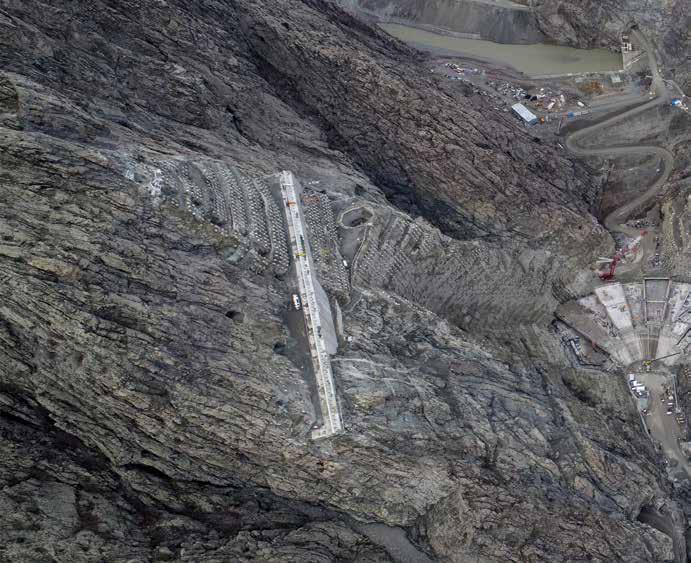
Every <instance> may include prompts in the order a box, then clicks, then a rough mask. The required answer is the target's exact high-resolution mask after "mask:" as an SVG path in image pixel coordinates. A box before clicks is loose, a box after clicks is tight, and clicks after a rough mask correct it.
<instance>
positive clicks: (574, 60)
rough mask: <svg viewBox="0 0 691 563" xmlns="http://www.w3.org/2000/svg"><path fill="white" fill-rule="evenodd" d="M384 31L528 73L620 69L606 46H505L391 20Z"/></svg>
mask: <svg viewBox="0 0 691 563" xmlns="http://www.w3.org/2000/svg"><path fill="white" fill-rule="evenodd" d="M381 28H382V29H384V30H385V31H386V32H387V33H389V34H391V35H393V36H394V37H397V38H398V39H401V40H402V41H405V42H406V43H410V44H412V45H414V46H416V47H418V48H423V49H425V48H426V49H432V50H434V51H437V52H441V53H443V54H445V55H451V54H455V53H456V54H458V55H465V56H469V57H477V58H482V59H487V60H491V61H493V62H499V63H503V64H508V65H511V66H512V67H514V68H515V69H517V70H520V71H521V72H524V73H525V74H527V75H529V76H536V75H541V74H566V73H571V72H602V71H607V70H621V68H622V60H621V53H614V52H612V51H608V50H607V49H574V48H573V47H562V46H558V45H545V44H535V45H507V44H503V43H493V42H492V41H483V40H481V39H463V38H460V37H452V36H447V35H438V34H436V33H430V32H429V31H423V30H421V29H416V28H414V27H408V26H405V25H399V24H394V23H386V24H381Z"/></svg>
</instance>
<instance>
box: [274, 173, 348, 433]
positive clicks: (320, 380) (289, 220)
mask: <svg viewBox="0 0 691 563" xmlns="http://www.w3.org/2000/svg"><path fill="white" fill-rule="evenodd" d="M280 183H281V196H282V198H283V208H284V210H285V215H286V224H287V225H288V235H289V238H290V247H291V252H292V254H293V262H294V263H295V271H296V274H297V279H298V287H299V291H300V299H301V302H302V312H303V315H304V317H305V324H306V325H307V339H308V343H309V351H310V356H311V358H312V363H313V366H314V375H315V377H316V380H317V389H318V392H319V398H320V404H321V412H322V419H323V420H322V426H321V427H319V428H316V429H315V430H314V431H313V432H312V438H314V439H319V438H328V437H329V436H333V435H334V434H338V433H339V432H341V431H342V430H343V421H342V419H341V412H340V409H339V405H338V401H337V399H336V388H335V385H334V380H333V372H332V371H331V358H330V356H329V351H328V349H327V348H328V347H327V343H326V341H325V338H324V335H323V334H322V318H321V313H320V310H319V303H318V298H319V295H318V287H319V285H318V282H317V280H316V279H315V278H314V275H315V269H314V265H313V262H312V251H311V249H310V246H309V241H308V238H307V232H306V229H305V221H304V216H303V214H302V210H301V208H300V199H299V198H298V193H297V191H296V188H295V184H294V182H293V174H292V173H291V172H287V171H284V172H282V173H281V176H280Z"/></svg>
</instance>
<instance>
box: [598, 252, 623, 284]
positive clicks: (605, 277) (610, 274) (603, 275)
mask: <svg viewBox="0 0 691 563" xmlns="http://www.w3.org/2000/svg"><path fill="white" fill-rule="evenodd" d="M619 260H621V258H619V255H616V256H615V257H614V259H613V260H612V261H611V262H610V263H609V271H608V272H601V273H600V279H601V280H603V281H607V280H611V279H612V278H613V277H614V270H616V268H617V264H618V263H619Z"/></svg>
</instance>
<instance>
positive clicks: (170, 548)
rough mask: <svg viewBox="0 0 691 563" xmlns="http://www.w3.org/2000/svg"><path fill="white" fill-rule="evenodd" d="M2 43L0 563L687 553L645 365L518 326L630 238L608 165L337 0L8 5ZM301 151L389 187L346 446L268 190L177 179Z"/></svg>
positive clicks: (349, 369) (358, 327) (370, 248)
mask: <svg viewBox="0 0 691 563" xmlns="http://www.w3.org/2000/svg"><path fill="white" fill-rule="evenodd" d="M0 68H1V69H2V71H1V72H0V280H1V281H2V283H1V284H0V429H1V431H2V438H3V440H2V443H1V444H0V451H1V452H2V455H0V482H1V483H2V487H1V488H0V508H1V509H2V510H0V528H1V529H2V537H3V541H2V543H1V544H0V561H12V562H20V561H21V562H24V561H36V562H43V561H60V562H62V561H65V562H67V561H69V562H81V561H84V562H90V561H122V560H129V561H149V560H154V561H334V560H347V561H359V562H364V561H372V562H374V561H389V560H396V559H398V560H412V559H411V557H413V558H417V559H419V560H420V561H425V560H440V561H466V560H469V558H472V559H473V560H477V561H507V560H512V561H574V560H601V561H627V562H633V561H641V562H643V561H650V562H652V561H662V560H665V559H668V558H671V557H672V549H673V541H672V537H675V538H676V537H677V536H678V535H680V534H681V533H682V532H683V526H682V524H681V523H680V519H679V511H678V508H677V507H676V505H675V504H674V502H673V501H672V500H671V498H670V491H669V488H668V486H667V485H666V483H665V480H664V478H663V473H662V470H661V468H660V466H659V465H658V462H657V457H656V455H655V453H654V451H653V449H652V447H651V446H650V444H649V442H647V441H646V439H645V437H644V436H643V435H642V434H641V433H640V431H639V429H638V428H637V426H636V425H637V413H636V412H635V410H634V408H633V405H630V404H628V403H627V402H625V401H622V400H621V397H623V396H624V395H625V389H624V387H625V384H624V380H623V379H619V378H615V377H612V376H611V375H609V374H604V373H600V372H592V371H590V372H587V373H585V372H581V371H579V370H574V369H573V368H570V367H566V365H567V363H566V362H562V361H561V360H560V358H559V354H558V353H556V354H555V355H554V356H549V357H547V356H544V357H540V356H539V354H538V355H535V354H533V355H531V354H530V353H529V350H527V349H526V350H525V353H524V354H520V353H517V352H516V346H515V343H512V342H510V341H504V340H503V339H504V338H507V337H505V336H503V335H505V334H506V333H507V332H508V333H511V332H512V331H528V330H532V328H530V327H533V326H535V327H537V328H535V329H534V330H543V331H544V332H545V334H547V332H548V327H547V325H548V322H549V320H550V319H551V314H552V312H553V311H554V309H555V308H556V306H557V305H558V303H559V302H562V301H565V300H567V299H569V298H570V296H572V295H573V294H577V293H578V292H580V291H582V290H583V288H584V287H585V285H586V280H585V279H584V274H583V273H582V272H583V271H585V270H586V268H587V267H588V265H590V264H591V263H592V260H593V258H594V257H596V256H598V255H599V254H602V253H605V252H608V251H611V248H612V240H611V238H610V237H609V235H607V234H606V232H605V231H604V230H603V229H602V228H601V227H600V226H599V225H598V224H597V222H596V221H595V220H594V219H593V217H592V216H591V215H590V213H589V211H590V210H591V209H593V207H594V205H595V202H596V201H597V198H598V195H599V191H600V183H601V180H600V179H599V178H597V177H594V176H592V175H591V174H590V173H589V172H588V171H587V170H586V169H585V168H583V167H582V166H581V165H579V164H577V163H575V162H572V161H571V160H569V159H568V158H567V157H565V156H564V154H563V152H558V151H556V150H555V149H552V148H550V147H546V146H540V145H538V144H537V143H536V142H535V141H534V140H533V139H532V138H531V137H530V136H529V135H527V134H526V133H525V132H524V131H522V130H519V129H517V128H516V127H515V126H514V125H513V124H512V122H511V120H510V119H508V118H507V116H506V115H505V114H499V113H496V114H495V113H493V112H492V111H491V110H490V111H488V110H487V108H484V109H483V110H482V112H480V109H481V108H478V107H475V106H474V105H473V102H472V101H471V100H469V99H466V98H463V97H462V96H461V95H459V94H458V93H452V92H449V91H447V90H446V89H444V88H443V87H441V86H440V85H439V84H436V83H434V82H433V79H430V78H427V74H425V73H424V72H421V68H420V67H419V66H418V63H416V62H415V55H414V54H413V52H411V51H409V50H407V49H406V48H404V47H402V46H401V45H400V43H398V42H396V41H394V40H392V39H390V38H388V37H387V36H385V35H383V34H382V33H380V32H377V31H376V30H374V29H372V28H370V27H368V26H366V25H364V24H362V23H360V22H358V21H357V20H355V19H353V18H351V17H350V16H348V15H346V14H345V13H343V12H341V11H340V10H339V9H338V8H336V7H334V6H333V5H330V4H325V3H321V2H317V1H312V0H304V1H298V0H289V1H286V2H259V1H257V2H253V1H251V0H237V1H228V2H220V1H212V0H205V1H202V2H194V3H190V2H182V1H174V0H167V1H163V0H158V1H153V0H151V1H146V2H125V1H117V2H116V1H99V0H97V1H95V2H85V1H74V2H70V3H67V4H66V3H63V2H43V3H39V2H25V1H19V0H3V1H2V2H0ZM282 169H290V170H292V171H293V172H294V173H295V174H296V176H298V177H299V178H301V180H302V181H303V183H305V184H308V183H309V182H312V183H318V185H319V186H321V188H322V189H323V190H324V192H325V194H326V195H328V197H329V198H330V199H331V200H332V201H333V203H334V206H335V208H336V210H337V211H339V210H340V211H342V210H345V209H347V208H356V207H368V208H369V209H370V210H371V211H370V215H369V220H368V221H369V224H367V225H362V226H361V227H359V228H361V229H362V236H361V237H360V238H361V239H363V240H361V243H362V244H361V246H360V247H359V248H358V255H357V258H356V259H355V260H354V261H353V263H352V264H351V275H350V282H351V283H352V288H350V289H351V290H352V291H351V292H350V295H343V294H341V295H339V296H338V298H339V300H340V301H341V304H342V306H343V307H342V320H341V322H342V327H343V331H344V333H345V334H347V335H349V336H350V337H351V338H350V339H349V343H348V345H347V346H342V347H341V349H340V350H339V353H338V354H337V355H336V356H335V357H334V358H333V371H334V376H335V379H336V383H337V388H338V393H339V398H340V401H341V407H342V409H343V416H344V420H345V424H346V432H345V433H343V434H341V435H338V436H336V437H333V438H330V439H329V440H325V441H319V442H313V441H312V440H310V438H309V429H310V424H311V419H310V413H311V412H312V409H313V407H312V403H311V401H310V390H309V385H308V383H307V382H306V381H305V380H304V378H303V375H302V372H301V370H300V369H299V367H298V366H297V365H296V364H295V363H294V362H293V361H292V360H291V359H290V357H289V355H286V354H285V353H282V349H283V346H284V345H285V343H286V342H287V341H289V340H290V336H289V331H288V328H287V326H286V322H285V311H286V305H287V303H288V302H289V298H290V292H289V289H288V287H287V285H286V281H285V279H284V278H283V277H282V273H283V272H284V271H285V263H283V262H280V261H278V262H277V261H274V262H271V260H272V259H273V255H272V254H269V250H268V247H265V246H263V245H266V244H268V243H266V241H267V240H269V239H271V237H273V236H274V234H275V233H274V232H273V231H271V230H270V229H269V228H268V227H267V229H266V230H261V229H260V227H259V225H260V223H257V222H252V221H254V219H252V213H253V211H252V209H254V210H255V211H256V210H257V209H263V208H266V207H263V206H266V205H267V203H266V200H265V202H264V203H263V204H257V202H256V201H254V202H252V201H250V202H247V206H248V207H247V208H248V210H249V211H248V213H249V215H248V217H250V219H248V221H250V223H249V226H248V227H247V228H246V229H243V228H238V229H236V230H233V229H235V227H234V226H233V229H230V228H228V229H230V230H224V229H225V226H224V225H223V224H221V223H222V222H221V221H220V220H219V219H218V218H217V219H214V218H213V214H212V215H210V216H209V217H211V218H210V219H209V220H208V221H207V220H206V218H207V216H206V215H204V216H202V215H195V214H194V213H190V212H187V211H186V210H185V208H184V207H180V206H179V205H178V206H176V205H173V204H172V200H171V199H170V197H169V195H170V193H171V190H172V187H171V186H172V183H171V184H170V185H169V184H168V182H173V180H171V179H170V178H173V173H172V172H171V171H172V170H175V171H176V172H175V174H177V176H174V177H175V178H177V179H176V180H175V182H178V183H177V184H176V186H178V187H177V188H176V189H179V190H182V191H184V190H189V191H190V193H196V191H195V190H202V187H203V186H207V187H208V189H209V190H211V189H212V188H213V186H214V185H215V182H216V181H218V182H221V179H222V178H226V177H227V178H229V177H230V175H232V174H236V173H235V172H232V174H231V171H235V170H237V171H239V172H238V173H237V176H236V178H238V179H239V178H253V177H254V178H259V177H262V176H265V175H267V174H273V173H276V172H278V171H279V170H282ZM209 170H211V172H209ZM238 181H239V180H238ZM228 182H230V180H228ZM231 183H232V182H231ZM228 185H230V184H228ZM195 186H197V187H195ZM199 186H201V187H199ZM204 189H206V188H204ZM253 189H254V190H255V191H253V192H246V193H255V194H258V195H257V197H260V196H261V194H262V193H263V192H262V191H261V190H262V189H263V188H261V186H260V185H259V184H255V188H253ZM204 193H206V194H207V195H204ZM204 193H201V192H200V194H201V195H198V197H199V199H200V200H202V199H204V198H207V196H208V194H209V193H211V191H209V192H204ZM195 197H197V196H193V197H192V199H194V198H195ZM261 197H263V196H261ZM320 197H321V196H320ZM209 201H211V200H208V201H207V204H208V205H211V203H209ZM214 205H215V204H214ZM219 205H220V204H219ZM257 205H258V207H257ZM231 212H233V213H234V211H232V210H231ZM328 220H329V221H331V220H332V219H328ZM255 227H256V228H255ZM267 237H268V238H267ZM271 240H273V239H271ZM411 240H412V241H413V243H411ZM262 241H264V242H262ZM410 244H418V246H420V245H424V248H425V249H426V250H425V254H424V256H423V255H420V253H417V254H413V255H412V258H410V257H409V258H408V260H409V262H405V263H403V264H401V262H400V260H399V261H398V262H396V263H393V262H392V263H386V264H385V263H384V259H386V260H389V259H390V257H391V256H393V255H396V254H397V253H400V254H401V255H403V254H405V253H406V252H407V250H409V249H408V247H407V246H406V245H410ZM272 248H275V246H273V247H272ZM240 250H242V256H243V257H246V258H243V259H239V258H238V256H240V254H239V253H240ZM377 253H379V254H380V258H377ZM377 262H379V263H381V264H384V265H385V267H382V268H381V271H379V272H375V271H374V270H375V269H376V268H375V266H376V264H377ZM271 263H272V264H273V267H270V264H271ZM320 267H323V266H320ZM450 269H453V270H454V271H453V272H450V271H449V270H450ZM436 271H438V272H439V273H440V275H439V276H436V275H433V274H434V272H436ZM457 272H459V273H457ZM485 272H488V275H490V276H491V277H492V279H491V280H489V281H488V280H487V279H486V276H485V275H484V273H485ZM339 280H340V281H339ZM415 280H419V283H418V284H417V285H416V284H415V283H414V281H415ZM332 284H333V285H334V287H336V288H337V289H339V288H340V289H339V291H341V293H343V292H347V291H346V290H347V289H348V288H347V284H344V282H343V281H342V279H341V278H338V279H337V280H336V281H332ZM344 288H345V289H344ZM327 289H328V287H327ZM469 328H472V333H471V332H466V330H469ZM498 334H500V335H502V336H497V335H498ZM557 349H558V347H557ZM584 382H585V383H584ZM584 388H586V389H587V390H585V391H584ZM593 388H597V389H599V390H600V392H599V393H598V394H597V396H596V395H595V394H593V393H591V392H589V391H588V390H589V389H593ZM642 512H643V513H645V514H650V513H655V514H658V515H660V518H663V519H666V521H667V522H669V529H668V530H667V533H662V532H660V531H658V530H657V529H655V528H653V527H651V526H649V525H648V524H645V523H643V522H642V520H646V521H649V519H646V518H641V517H639V515H640V514H641V513H642ZM378 525H387V526H390V527H392V528H384V527H382V526H378ZM382 530H383V531H382ZM670 530H671V531H670ZM674 547H675V549H676V551H677V553H679V552H680V551H679V550H683V547H680V545H679V542H677V545H676V546H674ZM401 550H403V551H404V552H405V553H407V555H400V553H401ZM405 550H407V551H405ZM411 553H412V554H414V555H410V554H411Z"/></svg>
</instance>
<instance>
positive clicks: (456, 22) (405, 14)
mask: <svg viewBox="0 0 691 563" xmlns="http://www.w3.org/2000/svg"><path fill="white" fill-rule="evenodd" d="M335 1H336V3H338V4H339V5H340V6H342V7H343V8H344V9H346V10H348V11H351V12H355V13H359V14H363V15H365V16H369V17H371V18H374V19H375V20H379V21H385V22H391V21H393V22H399V23H409V24H411V25H422V26H426V27H427V26H429V27H431V28H439V29H442V30H448V31H451V32H460V33H471V34H474V35H479V36H481V38H482V39H487V40H489V41H496V42H498V43H539V42H541V41H543V40H544V38H545V36H544V35H543V34H542V32H541V31H540V29H539V27H538V22H537V20H536V18H535V17H534V16H533V14H532V13H531V12H530V11H529V10H526V9H524V8H523V7H521V6H519V5H516V6H517V7H511V6H510V4H509V3H508V2H507V3H506V4H492V3H490V2H472V1H460V2H459V1H457V0H441V1H437V2H426V1H424V0H393V1H392V0H335Z"/></svg>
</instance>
